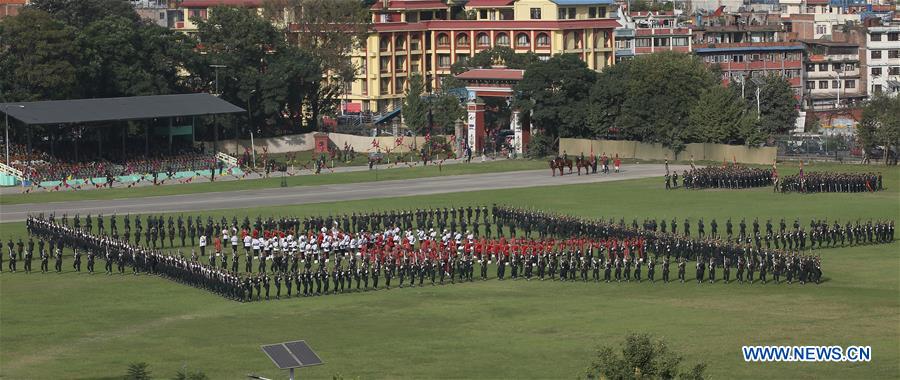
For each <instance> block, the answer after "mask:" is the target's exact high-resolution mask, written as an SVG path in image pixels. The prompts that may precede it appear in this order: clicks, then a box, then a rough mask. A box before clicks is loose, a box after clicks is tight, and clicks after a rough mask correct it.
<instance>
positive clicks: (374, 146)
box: [372, 139, 379, 148]
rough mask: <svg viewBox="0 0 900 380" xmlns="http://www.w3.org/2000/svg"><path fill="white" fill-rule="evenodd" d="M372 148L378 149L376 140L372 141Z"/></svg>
mask: <svg viewBox="0 0 900 380" xmlns="http://www.w3.org/2000/svg"><path fill="white" fill-rule="evenodd" d="M372 147H373V148H378V147H379V144H378V139H372Z"/></svg>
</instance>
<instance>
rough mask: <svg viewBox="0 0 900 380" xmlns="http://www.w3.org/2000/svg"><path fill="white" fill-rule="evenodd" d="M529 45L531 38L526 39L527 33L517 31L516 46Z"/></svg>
mask: <svg viewBox="0 0 900 380" xmlns="http://www.w3.org/2000/svg"><path fill="white" fill-rule="evenodd" d="M529 46H531V40H529V39H528V35H527V34H525V33H519V34H517V35H516V47H529Z"/></svg>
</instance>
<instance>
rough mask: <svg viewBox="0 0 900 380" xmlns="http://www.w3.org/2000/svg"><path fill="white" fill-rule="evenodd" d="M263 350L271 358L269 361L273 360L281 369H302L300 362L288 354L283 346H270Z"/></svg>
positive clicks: (264, 347)
mask: <svg viewBox="0 0 900 380" xmlns="http://www.w3.org/2000/svg"><path fill="white" fill-rule="evenodd" d="M262 350H263V352H265V353H266V355H268V356H269V359H272V361H273V362H274V363H275V365H276V366H278V368H279V369H288V368H297V367H300V362H298V361H297V359H295V358H294V356H292V355H291V353H290V352H288V350H287V348H285V347H284V345H283V344H270V345H267V346H263V347H262Z"/></svg>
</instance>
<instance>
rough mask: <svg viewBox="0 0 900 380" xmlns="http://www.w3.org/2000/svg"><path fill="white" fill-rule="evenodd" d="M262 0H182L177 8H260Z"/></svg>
mask: <svg viewBox="0 0 900 380" xmlns="http://www.w3.org/2000/svg"><path fill="white" fill-rule="evenodd" d="M262 5H263V0H184V1H182V2H181V4H179V6H178V7H179V8H212V7H217V6H233V7H255V8H261V7H262Z"/></svg>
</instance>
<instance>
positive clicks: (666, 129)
mask: <svg viewBox="0 0 900 380" xmlns="http://www.w3.org/2000/svg"><path fill="white" fill-rule="evenodd" d="M628 68H629V74H628V75H627V82H626V84H625V88H626V92H625V94H624V101H622V105H621V109H620V110H619V111H618V117H617V118H616V124H617V126H618V128H619V130H620V133H621V136H622V137H625V138H629V139H634V140H639V141H644V142H658V143H662V144H663V145H664V146H666V147H669V148H672V149H674V150H675V151H676V152H678V151H680V150H681V149H683V147H684V144H685V143H686V142H687V136H686V134H687V128H686V127H687V126H688V124H689V121H688V115H689V113H690V111H691V110H692V109H693V108H694V105H695V104H696V103H697V101H698V99H699V98H700V94H701V93H702V92H703V91H704V90H706V89H708V88H710V87H712V86H716V85H719V81H718V79H717V77H716V76H715V75H714V74H713V72H712V71H710V70H709V69H708V68H707V67H706V65H705V64H704V63H703V62H702V61H701V60H700V59H699V58H697V57H695V56H692V55H689V54H684V53H677V52H661V53H655V54H649V55H645V56H639V57H637V58H635V59H634V60H633V62H632V63H631V64H630V65H628Z"/></svg>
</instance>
